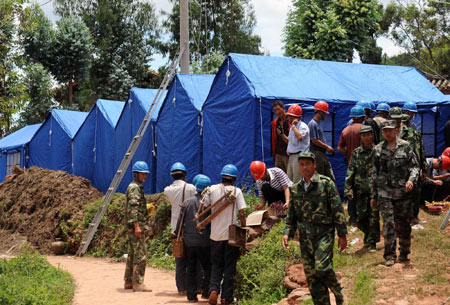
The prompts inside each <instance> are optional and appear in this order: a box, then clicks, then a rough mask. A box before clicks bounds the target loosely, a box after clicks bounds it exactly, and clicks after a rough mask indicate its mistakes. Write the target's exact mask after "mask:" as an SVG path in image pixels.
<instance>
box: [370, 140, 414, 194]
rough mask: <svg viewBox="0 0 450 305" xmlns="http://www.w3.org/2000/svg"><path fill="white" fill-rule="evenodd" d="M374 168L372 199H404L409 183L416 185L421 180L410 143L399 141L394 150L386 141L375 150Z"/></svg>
mask: <svg viewBox="0 0 450 305" xmlns="http://www.w3.org/2000/svg"><path fill="white" fill-rule="evenodd" d="M373 165H374V166H373V167H372V171H371V175H370V191H371V198H375V199H376V198H378V197H383V198H387V199H403V198H405V196H406V191H405V185H406V182H407V181H412V182H414V184H415V183H416V182H417V180H418V178H419V164H418V162H417V158H416V155H415V153H414V152H413V151H412V149H411V146H410V145H409V143H408V142H406V141H404V140H402V139H397V146H396V148H395V149H394V150H391V149H389V147H388V143H387V142H386V141H383V142H381V143H380V144H378V145H376V146H375V148H374V150H373Z"/></svg>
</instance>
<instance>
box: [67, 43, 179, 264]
mask: <svg viewBox="0 0 450 305" xmlns="http://www.w3.org/2000/svg"><path fill="white" fill-rule="evenodd" d="M185 49H186V45H183V46H182V47H181V48H178V51H177V53H176V54H175V56H174V58H173V59H172V63H171V64H170V66H169V69H168V70H167V72H166V74H165V75H164V79H163V81H162V83H161V86H160V87H159V89H158V92H157V93H156V95H155V98H154V99H153V102H152V104H151V106H150V108H149V109H148V111H147V114H146V115H145V117H144V120H143V121H142V123H141V126H140V127H139V130H138V132H137V134H136V136H135V137H134V138H133V139H132V140H131V143H130V146H129V147H128V150H127V152H126V153H125V156H124V157H123V159H122V162H121V163H120V166H119V169H118V170H117V172H116V174H115V175H114V178H113V180H112V181H111V184H110V186H109V188H108V191H107V192H106V194H105V197H103V201H102V204H101V206H100V208H99V209H98V210H97V213H96V214H95V217H94V219H93V220H92V222H91V223H90V224H89V229H88V232H87V233H86V235H85V236H84V238H83V241H82V242H81V245H80V247H79V248H78V251H77V253H76V256H82V255H83V254H84V253H85V252H86V250H87V249H88V247H89V245H90V243H91V241H92V239H93V238H94V235H95V232H97V229H98V226H99V225H100V222H101V221H102V217H103V215H105V213H106V210H107V209H108V205H109V204H110V203H111V200H112V198H113V196H114V193H115V192H116V190H117V187H118V186H119V184H120V182H121V181H122V178H123V175H124V174H125V172H126V170H127V168H128V166H129V165H130V162H131V160H132V159H133V156H134V154H135V153H136V150H137V149H138V147H139V144H140V143H141V141H142V137H143V136H144V133H145V131H146V130H147V127H148V124H149V123H150V121H151V118H152V117H153V114H154V112H155V111H156V109H157V105H158V104H159V102H160V99H161V96H162V95H163V93H164V91H165V90H166V88H167V86H168V85H169V83H170V81H171V80H172V78H173V76H174V74H175V72H176V69H177V67H178V65H179V63H180V59H181V56H182V55H183V53H184V51H185Z"/></svg>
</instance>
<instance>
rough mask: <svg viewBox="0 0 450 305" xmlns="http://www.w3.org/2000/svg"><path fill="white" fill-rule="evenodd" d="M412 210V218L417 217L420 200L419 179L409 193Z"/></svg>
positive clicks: (420, 186) (420, 183)
mask: <svg viewBox="0 0 450 305" xmlns="http://www.w3.org/2000/svg"><path fill="white" fill-rule="evenodd" d="M410 197H411V201H412V209H413V217H417V216H419V209H420V198H421V197H422V180H421V179H419V180H418V181H417V183H416V184H415V185H414V189H413V190H412V191H411V193H410Z"/></svg>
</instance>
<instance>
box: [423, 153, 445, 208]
mask: <svg viewBox="0 0 450 305" xmlns="http://www.w3.org/2000/svg"><path fill="white" fill-rule="evenodd" d="M448 155H450V147H449V148H447V149H446V150H445V151H444V153H442V155H441V156H440V157H439V158H429V159H427V170H426V171H425V172H423V173H422V183H423V185H422V196H421V205H422V207H424V205H425V201H428V202H433V201H441V200H444V199H445V198H446V197H447V196H448V195H450V157H449V156H448Z"/></svg>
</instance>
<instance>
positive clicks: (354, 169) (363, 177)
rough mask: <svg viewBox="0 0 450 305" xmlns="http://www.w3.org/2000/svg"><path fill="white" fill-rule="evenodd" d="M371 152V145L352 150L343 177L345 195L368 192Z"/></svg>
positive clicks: (352, 195)
mask: <svg viewBox="0 0 450 305" xmlns="http://www.w3.org/2000/svg"><path fill="white" fill-rule="evenodd" d="M372 152H373V148H372V147H366V146H364V145H361V146H359V147H358V148H356V149H355V150H354V151H353V153H352V159H351V160H350V163H349V165H348V168H347V175H346V177H345V189H344V196H345V197H350V196H351V197H355V196H358V195H361V194H368V193H370V183H369V173H370V171H371V169H372V165H373V162H372Z"/></svg>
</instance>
